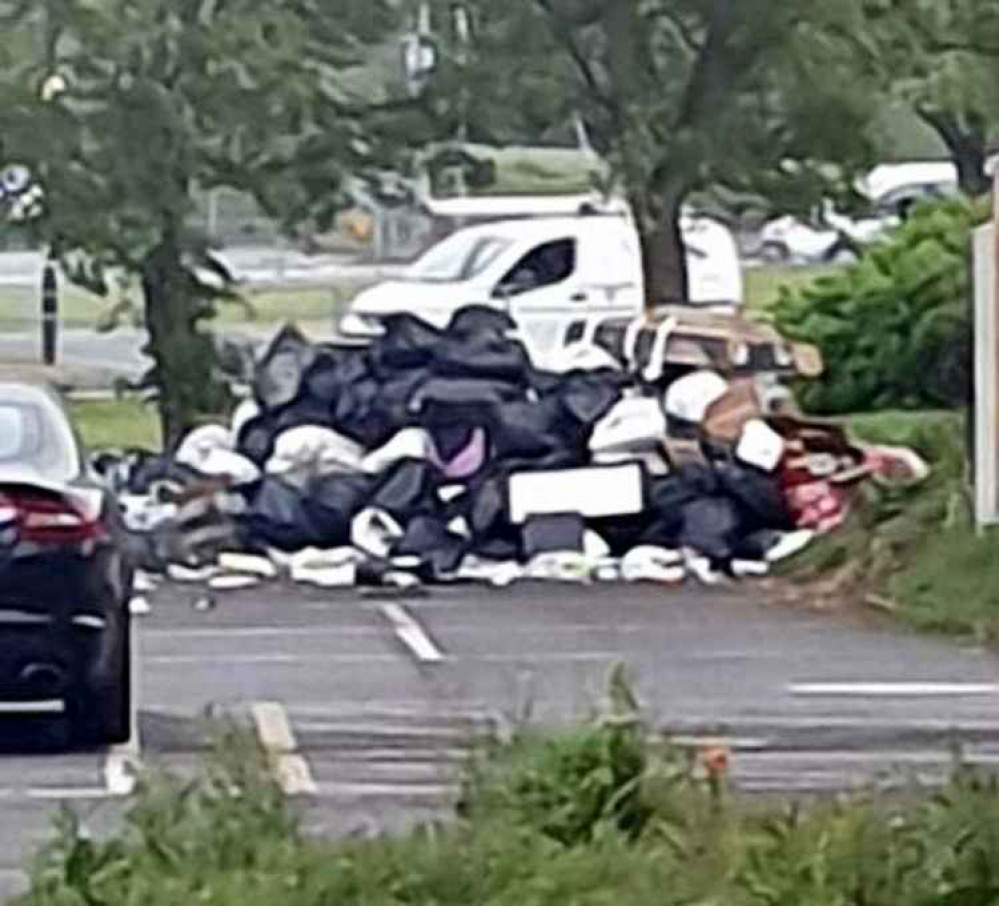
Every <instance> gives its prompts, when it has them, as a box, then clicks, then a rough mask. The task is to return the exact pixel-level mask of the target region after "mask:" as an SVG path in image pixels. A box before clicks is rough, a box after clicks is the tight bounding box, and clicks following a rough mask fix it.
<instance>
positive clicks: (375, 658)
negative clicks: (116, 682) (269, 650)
mask: <svg viewBox="0 0 999 906" xmlns="http://www.w3.org/2000/svg"><path fill="white" fill-rule="evenodd" d="M398 661H399V656H398V655H396V654H315V655H295V654H234V655H225V656H221V655H218V654H203V655H186V654H183V655H153V656H151V657H147V658H146V660H145V663H146V666H147V667H224V666H232V665H243V666H251V667H252V666H256V667H265V666H268V665H271V666H297V665H300V664H309V663H317V664H366V663H368V662H372V663H375V662H382V663H388V664H394V663H397V662H398Z"/></svg>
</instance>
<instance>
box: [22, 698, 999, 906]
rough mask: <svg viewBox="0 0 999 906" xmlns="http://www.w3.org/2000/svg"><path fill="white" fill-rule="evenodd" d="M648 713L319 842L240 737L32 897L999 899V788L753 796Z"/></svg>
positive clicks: (144, 800)
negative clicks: (411, 827) (784, 801)
mask: <svg viewBox="0 0 999 906" xmlns="http://www.w3.org/2000/svg"><path fill="white" fill-rule="evenodd" d="M647 739H648V737H647V735H646V733H645V732H644V728H643V727H642V726H641V725H640V723H638V722H636V721H635V720H633V719H632V720H623V719H622V715H618V716H617V717H616V718H615V719H614V720H612V721H609V722H604V723H601V724H597V725H593V726H590V727H586V728H581V729H579V730H577V731H575V732H574V733H572V734H570V735H567V736H562V737H530V738H527V737H525V738H521V739H519V740H518V741H516V742H515V744H514V746H513V748H512V750H510V751H509V752H504V753H500V754H499V755H497V756H494V757H493V758H492V759H491V760H489V761H488V762H486V764H485V766H484V768H483V769H482V770H481V771H480V773H479V775H477V776H476V777H475V778H473V780H472V781H471V782H470V783H469V787H468V793H467V795H466V807H465V810H464V817H463V818H462V819H461V820H460V821H458V822H456V823H454V824H452V825H449V826H446V827H444V826H435V827H432V828H429V827H428V828H424V829H420V830H417V831H415V832H413V833H411V834H409V835H407V836H402V837H399V838H397V839H376V840H368V841H356V840H355V841H340V842H335V841H321V840H315V839H308V838H306V837H305V836H304V835H303V834H302V832H301V830H300V828H299V826H298V824H297V822H296V820H295V818H294V817H293V814H292V810H291V808H290V807H289V805H288V804H287V803H286V802H285V801H284V799H283V798H282V797H281V795H280V794H279V793H278V791H277V790H276V788H275V787H274V785H273V784H272V783H271V782H270V781H269V779H268V775H267V773H266V767H265V765H264V763H263V760H262V758H261V757H260V755H259V754H258V753H257V752H256V751H255V750H254V749H253V748H252V744H250V743H248V742H247V741H246V740H245V739H240V738H238V737H235V736H233V737H230V738H228V739H226V740H224V741H223V746H221V747H220V752H222V753H223V754H221V755H220V756H218V757H217V758H216V760H214V761H213V762H212V763H211V764H210V766H209V767H208V769H207V770H206V771H205V773H204V775H203V776H202V777H201V778H200V779H198V780H196V781H193V782H187V783H179V782H173V781H168V780H154V781H153V782H147V783H145V784H143V786H142V788H141V790H140V794H139V797H138V800H137V802H136V803H135V804H134V806H133V807H132V809H131V811H130V813H129V814H128V816H127V818H126V821H125V824H124V828H123V830H121V832H120V833H119V834H118V835H117V836H115V837H112V838H111V839H105V840H94V839H91V838H89V837H88V836H87V835H86V834H85V833H84V832H83V831H82V829H81V827H80V824H79V822H78V821H77V820H76V819H74V818H73V817H72V816H71V815H70V814H69V813H67V814H66V815H64V816H63V818H62V819H61V821H60V823H59V827H58V833H57V837H56V840H55V842H54V843H53V844H52V846H50V847H49V848H48V849H47V850H46V851H45V852H44V853H43V855H42V856H41V857H40V858H39V859H38V861H37V864H36V866H35V870H34V873H33V878H32V886H31V890H30V892H29V893H28V894H27V895H26V896H25V897H24V898H23V899H22V900H21V901H20V903H21V904H22V906H62V904H76V903H80V904H85V903H91V904H97V903H101V904H109V906H110V904H126V903H136V904H138V903H142V904H143V906H177V904H180V903H210V904H212V906H257V904H260V906H263V904H268V906H270V904H273V903H277V902H279V903H283V904H286V906H312V904H315V906H320V904H332V903H336V904H338V906H352V904H357V906H412V904H435V906H471V904H474V906H509V904H531V906H544V904H557V903H569V904H574V906H604V904H610V903H628V904H631V906H646V904H648V906H652V904H656V906H671V904H672V906H680V904H687V906H693V904H698V906H713V904H722V903H724V904H729V906H780V904H786V906H804V904H809V906H838V904H847V903H855V904H860V903H863V904H866V906H898V904H902V903H926V904H929V903H940V904H943V903H953V904H958V903H967V904H971V903H976V904H977V903H981V904H985V903H992V902H995V890H996V889H997V885H999V850H997V848H996V846H995V840H996V835H997V834H999V790H997V786H996V784H995V782H994V781H992V780H988V779H983V778H979V777H975V776H972V775H970V774H966V773H964V772H960V771H959V772H958V774H957V776H956V778H955V781H954V782H953V784H952V785H951V786H950V787H949V788H948V789H947V790H945V791H944V792H942V793H937V794H933V795H929V794H926V793H920V792H919V791H917V790H915V789H914V790H913V791H912V792H913V795H911V796H907V797H904V798H896V799H892V800H889V799H885V798H881V797H878V796H877V795H875V794H873V793H872V794H870V795H868V796H861V797H855V798H853V799H850V800H840V801H836V802H833V803H824V804H813V805H811V806H807V807H806V806H794V807H791V808H782V807H779V806H774V807H767V808H764V807H761V806H759V805H757V806H755V807H752V808H750V807H748V806H746V805H744V804H743V803H741V802H739V801H737V800H735V799H733V798H731V797H730V796H729V795H728V794H727V793H726V790H725V786H726V784H725V778H724V773H723V771H722V770H721V769H719V770H714V771H709V773H708V775H707V777H708V779H698V777H699V776H700V775H701V774H702V773H703V768H704V766H705V765H706V764H707V763H709V762H710V761H711V760H710V759H705V760H701V759H688V758H684V757H683V756H681V755H680V754H679V753H678V752H675V751H673V750H670V749H669V748H667V747H666V746H659V745H654V744H652V743H649V742H648V741H647Z"/></svg>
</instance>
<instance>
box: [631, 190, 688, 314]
mask: <svg viewBox="0 0 999 906" xmlns="http://www.w3.org/2000/svg"><path fill="white" fill-rule="evenodd" d="M632 205H633V207H634V209H635V214H636V223H637V225H638V233H639V239H640V240H641V246H642V271H643V273H644V275H645V305H646V307H647V308H650V309H651V308H655V307H657V306H659V305H678V304H679V305H682V304H684V303H686V302H688V301H689V294H688V279H687V253H686V249H685V248H684V244H683V234H682V232H681V230H680V212H681V208H682V203H681V200H680V199H679V198H675V199H670V200H668V201H666V202H665V203H664V202H663V201H662V200H661V199H649V198H645V199H637V200H635V201H633V202H632Z"/></svg>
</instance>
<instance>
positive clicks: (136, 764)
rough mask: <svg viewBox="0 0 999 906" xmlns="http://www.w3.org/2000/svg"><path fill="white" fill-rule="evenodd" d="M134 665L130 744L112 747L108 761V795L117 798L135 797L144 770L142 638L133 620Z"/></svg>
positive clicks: (106, 759) (105, 780) (132, 673)
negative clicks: (140, 708)
mask: <svg viewBox="0 0 999 906" xmlns="http://www.w3.org/2000/svg"><path fill="white" fill-rule="evenodd" d="M129 632H130V633H131V644H130V645H129V651H130V658H131V664H130V665H129V666H130V671H129V672H130V676H131V684H132V689H131V696H130V705H131V710H130V713H129V734H128V740H127V741H126V742H125V743H123V744H122V745H119V746H112V747H111V749H110V750H109V751H108V754H107V757H106V758H105V760H104V787H105V795H110V796H114V797H123V796H131V795H132V793H134V792H135V787H136V785H137V784H138V782H139V772H140V771H141V769H142V739H141V737H140V733H139V707H140V699H141V696H142V670H141V658H140V647H141V635H140V633H139V624H138V621H136V620H132V621H131V623H130V626H129Z"/></svg>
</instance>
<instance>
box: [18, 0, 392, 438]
mask: <svg viewBox="0 0 999 906" xmlns="http://www.w3.org/2000/svg"><path fill="white" fill-rule="evenodd" d="M335 12H336V15H335V16H334V15H331V14H330V11H329V10H328V8H327V6H326V4H324V3H323V2H322V0H272V2H270V3H268V4H266V5H265V6H261V4H259V3H258V2H256V0H143V2H141V3H135V2H132V0H102V2H100V3H96V2H93V0H47V2H45V3H41V4H38V3H34V2H32V3H27V2H11V0H7V2H0V22H2V23H3V24H4V26H5V28H7V29H8V32H9V33H12V34H17V35H19V36H22V37H23V40H22V41H19V42H18V45H17V46H18V48H19V51H18V52H17V53H16V54H15V53H13V52H8V59H7V60H6V61H5V62H6V63H7V64H8V65H6V66H5V67H3V69H2V70H0V152H2V155H3V159H4V160H5V161H6V162H8V163H16V164H19V165H23V166H24V167H26V168H27V169H28V170H30V172H31V173H32V174H33V177H34V179H35V181H36V182H37V184H38V186H39V187H40V189H41V191H42V192H43V195H42V199H41V204H40V207H39V211H38V216H37V217H35V218H34V219H33V220H32V221H31V222H30V227H31V230H32V231H33V232H34V234H35V235H36V236H37V237H38V238H39V239H40V240H42V241H44V243H45V244H46V245H47V246H48V247H49V248H51V251H52V254H53V256H54V257H55V258H57V259H59V260H60V261H61V262H62V263H63V264H64V266H65V267H66V269H67V272H68V273H69V274H70V276H71V277H72V278H73V279H74V280H75V281H77V282H79V283H82V284H84V285H86V286H88V287H89V288H91V289H93V290H96V291H97V292H101V293H103V292H106V291H107V288H108V277H109V275H110V274H115V273H129V274H134V275H137V276H138V277H139V278H140V279H141V282H142V286H143V290H144V296H145V308H146V323H147V327H148V329H149V331H150V350H149V351H150V354H151V356H152V358H153V360H154V362H155V369H154V372H153V374H152V375H151V379H152V382H153V383H154V384H155V385H156V386H157V387H158V388H159V390H160V393H161V398H162V403H163V407H162V408H163V414H164V422H165V428H166V429H167V436H168V437H176V436H177V434H178V433H179V431H181V430H182V429H184V428H186V427H188V426H189V425H190V424H191V423H192V422H193V421H195V420H197V418H198V417H199V416H200V415H204V414H207V413H208V412H211V411H212V410H213V409H215V408H217V406H218V404H219V393H220V385H219V384H218V383H217V382H216V381H215V380H214V375H213V371H212V362H213V355H212V344H211V339H210V337H208V336H207V335H205V334H203V333H202V332H201V331H200V330H199V329H198V324H199V322H200V321H201V320H202V319H203V318H205V317H208V316H210V315H211V313H212V311H213V303H214V302H215V301H216V300H217V299H218V298H219V297H220V296H224V295H226V294H227V293H229V292H230V291H231V281H230V279H229V275H228V274H227V273H226V272H225V270H224V268H222V267H221V265H220V264H219V262H218V261H217V260H216V258H215V257H214V255H213V254H212V251H211V249H210V248H209V247H208V245H207V243H206V242H205V240H204V238H203V237H202V236H200V235H198V233H197V232H196V231H194V230H192V228H191V226H190V224H191V222H192V218H191V214H192V212H193V201H194V196H195V192H196V190H206V189H212V188H214V187H219V186H227V187H232V188H235V189H238V190H241V191H245V192H248V193H250V194H252V195H253V196H254V197H255V198H257V199H258V200H259V201H260V202H261V203H262V205H263V207H264V209H265V210H266V211H267V212H268V213H269V214H271V215H272V216H274V217H276V218H277V219H279V220H280V221H281V222H282V223H284V224H286V225H287V226H288V227H289V228H294V227H297V226H299V225H301V224H303V223H305V222H308V221H313V222H318V223H319V224H320V225H323V224H324V223H326V222H328V221H329V220H330V219H331V217H332V216H333V214H334V213H335V212H336V210H337V209H338V208H339V207H341V206H342V205H343V204H344V202H345V200H346V191H345V190H346V188H347V182H348V179H349V178H351V177H352V176H353V175H355V174H358V173H364V172H366V171H367V170H371V169H377V168H378V167H379V166H381V165H382V164H381V163H380V162H379V160H378V155H379V153H380V152H381V151H382V150H383V148H382V146H381V144H380V143H379V142H377V141H372V140H371V136H372V135H374V134H377V130H376V129H373V128H372V124H373V122H375V121H377V120H378V119H379V118H380V117H385V118H388V117H389V114H390V110H391V100H390V99H389V100H385V101H383V102H381V103H382V106H380V107H372V106H371V105H370V103H369V102H368V100H367V99H365V98H357V97H355V96H354V95H353V93H352V92H351V91H350V90H349V87H347V86H348V85H349V80H346V79H341V78H340V77H341V75H342V74H343V73H344V72H349V71H350V70H351V68H352V67H354V66H357V65H359V64H360V63H362V62H363V61H364V59H365V56H366V48H367V47H368V46H369V45H371V44H373V43H375V42H378V41H381V40H383V38H384V35H385V33H386V31H387V30H390V29H392V28H394V26H395V18H394V17H395V9H394V6H393V5H392V4H391V3H387V2H381V0H341V2H338V3H337V9H336V11H335Z"/></svg>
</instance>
